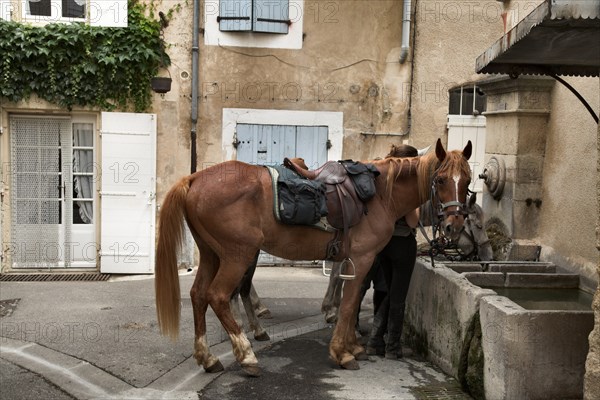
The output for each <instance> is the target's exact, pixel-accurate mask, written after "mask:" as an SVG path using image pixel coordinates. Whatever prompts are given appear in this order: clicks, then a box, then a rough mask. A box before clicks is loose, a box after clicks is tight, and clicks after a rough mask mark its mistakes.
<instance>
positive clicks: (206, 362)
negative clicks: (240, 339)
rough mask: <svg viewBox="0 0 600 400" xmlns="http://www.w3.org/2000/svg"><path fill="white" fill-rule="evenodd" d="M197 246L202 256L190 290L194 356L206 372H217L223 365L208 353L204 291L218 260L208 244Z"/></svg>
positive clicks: (214, 272) (213, 274)
mask: <svg viewBox="0 0 600 400" xmlns="http://www.w3.org/2000/svg"><path fill="white" fill-rule="evenodd" d="M199 248H200V254H201V255H202V256H201V258H200V265H199V267H198V271H197V272H196V279H195V280H194V284H193V286H192V289H191V290H190V297H191V300H192V309H193V312H194V330H195V338H194V358H195V359H196V361H197V362H198V365H202V366H203V367H204V370H205V371H206V372H219V371H222V370H223V365H222V364H221V362H220V361H219V359H218V358H217V357H215V356H214V355H212V354H211V353H210V349H209V347H208V340H207V339H206V309H207V307H208V299H207V297H206V293H207V291H208V287H209V286H210V284H211V282H212V280H213V278H214V276H215V274H216V272H217V267H218V263H219V260H218V258H217V255H216V254H215V253H214V252H213V251H212V250H211V249H210V248H209V247H208V246H204V245H202V244H199Z"/></svg>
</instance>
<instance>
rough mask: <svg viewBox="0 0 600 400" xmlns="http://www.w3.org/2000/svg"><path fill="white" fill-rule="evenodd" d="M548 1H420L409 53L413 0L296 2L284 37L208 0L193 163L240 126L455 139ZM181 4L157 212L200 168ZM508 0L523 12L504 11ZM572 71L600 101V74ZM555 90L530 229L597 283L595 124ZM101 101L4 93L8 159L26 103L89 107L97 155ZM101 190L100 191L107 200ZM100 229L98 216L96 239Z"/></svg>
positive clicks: (347, 147) (356, 141)
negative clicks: (453, 120) (493, 51)
mask: <svg viewBox="0 0 600 400" xmlns="http://www.w3.org/2000/svg"><path fill="white" fill-rule="evenodd" d="M540 2H541V0H537V1H512V2H507V3H502V2H498V1H495V0H481V1H467V0H465V1H462V0H458V1H452V2H449V1H430V0H420V1H413V2H412V4H411V8H410V14H411V18H412V21H411V30H410V31H409V35H410V48H409V49H408V55H407V57H406V59H405V60H404V62H403V63H401V62H400V61H399V60H400V58H401V53H402V49H401V45H402V39H403V38H402V21H403V16H404V13H403V12H404V5H405V4H407V2H406V1H405V2H404V3H403V2H402V1H399V0H360V1H343V0H291V1H290V3H289V4H290V6H289V7H290V15H289V18H290V20H291V25H289V33H288V34H287V35H281V34H268V33H249V32H228V33H224V32H221V31H219V28H218V23H217V17H218V16H219V2H218V0H204V1H202V0H200V2H199V10H200V20H199V24H198V29H199V48H198V54H199V70H198V86H197V95H198V98H197V100H198V108H197V111H198V122H197V143H196V146H195V148H196V152H197V165H196V166H195V168H196V169H198V170H200V169H202V168H205V167H207V166H209V165H212V164H214V163H218V162H222V161H225V160H228V159H232V158H233V159H235V158H237V150H236V148H235V146H234V145H233V142H234V140H235V139H236V136H235V135H236V129H235V127H236V126H237V124H239V123H250V124H259V125H272V124H274V125H288V124H291V125H303V124H307V125H311V126H320V125H326V126H328V127H329V129H330V130H329V132H330V136H329V140H330V142H331V147H330V148H329V149H328V150H327V155H328V158H353V159H358V160H364V159H371V158H375V157H380V156H383V155H385V154H386V153H387V151H388V149H389V146H390V144H392V143H399V142H405V143H409V144H412V145H414V146H416V147H419V148H423V147H426V146H428V145H430V144H432V143H434V142H435V140H436V139H437V138H438V137H440V138H442V141H443V142H444V143H446V142H447V140H448V125H447V120H448V109H449V94H448V91H449V90H451V89H455V88H457V87H460V86H465V87H468V86H472V85H473V84H476V83H477V82H478V81H479V80H481V79H484V78H489V76H482V75H478V74H476V73H475V72H474V71H475V68H474V65H475V59H476V57H477V56H478V55H479V54H481V53H483V52H484V51H485V49H486V48H487V47H489V46H490V45H491V44H492V43H493V42H494V41H495V40H496V39H498V38H499V37H500V36H501V35H502V34H503V33H504V29H505V23H509V24H510V23H511V19H512V23H513V24H514V23H516V22H517V21H518V20H519V19H522V18H524V17H525V16H526V15H527V13H528V12H530V11H531V10H532V9H533V8H534V7H535V6H536V5H537V4H539V3H540ZM177 4H179V5H180V6H181V10H180V11H179V12H176V13H174V15H173V18H172V20H171V21H170V24H169V26H168V27H167V28H166V29H165V40H166V42H167V43H168V45H169V48H168V52H169V55H170V57H171V60H172V65H171V66H170V67H169V71H168V74H169V75H170V76H171V77H172V79H173V85H172V89H171V91H170V92H168V93H166V94H163V95H159V94H154V95H153V96H154V97H153V104H152V109H151V110H149V112H151V113H155V114H156V208H157V212H160V204H161V201H162V199H163V197H164V194H165V193H166V192H167V190H168V189H169V188H170V186H171V185H172V184H173V183H175V182H176V181H177V180H178V178H179V177H181V176H182V175H185V174H188V173H189V172H190V169H191V165H190V159H191V130H192V122H191V104H192V98H191V96H192V61H191V60H192V47H193V46H192V39H193V32H192V29H193V18H192V16H193V2H192V1H189V2H176V1H171V0H163V1H162V3H160V4H159V5H158V8H159V9H161V10H163V11H165V12H166V11H167V10H169V9H170V8H173V7H175V6H176V5H177ZM506 10H511V11H512V13H509V14H507V15H509V18H507V19H503V13H504V12H505V11H506ZM163 74H164V75H167V73H166V71H163ZM565 79H566V80H567V81H568V82H569V83H571V84H572V85H573V86H574V87H575V88H576V89H577V90H578V91H579V92H580V93H581V94H582V95H583V96H584V97H585V98H586V99H587V100H588V101H589V102H590V104H591V105H592V107H593V108H594V109H595V110H598V109H599V104H600V99H599V93H600V82H599V80H598V78H575V77H565ZM549 99H550V100H549V103H548V104H547V107H548V109H549V110H548V111H549V113H548V115H547V121H546V127H547V129H546V130H545V132H544V134H545V135H546V138H545V149H544V150H545V151H544V158H543V162H542V165H541V166H539V167H541V168H542V171H541V172H540V175H541V180H542V183H541V187H542V192H541V194H540V196H541V197H540V199H541V204H542V205H541V208H540V209H539V224H538V226H537V230H536V231H535V232H533V233H532V234H531V239H532V240H533V241H535V242H536V243H538V244H539V245H541V246H542V258H543V259H544V258H546V259H549V260H552V261H554V262H556V263H557V264H560V265H561V266H563V267H565V268H567V269H571V270H573V271H577V272H579V273H581V274H582V276H584V277H585V278H586V279H587V280H588V281H589V282H591V283H592V284H597V281H598V272H599V271H598V268H599V266H598V246H597V243H598V241H597V234H596V230H597V229H598V224H597V216H598V198H599V190H600V189H599V187H600V184H599V183H598V174H597V171H598V165H599V164H598V157H597V142H598V127H597V125H596V124H595V123H594V121H593V120H592V119H591V118H590V116H589V114H588V113H587V111H586V110H585V109H584V108H583V106H582V105H581V104H580V103H579V102H578V101H577V100H576V99H575V98H574V96H573V95H572V94H571V93H570V92H568V91H567V90H566V89H565V88H564V87H562V86H561V85H559V84H556V85H554V86H553V87H552V89H551V90H550V93H549ZM409 109H410V119H409ZM101 111H103V110H90V109H74V110H73V111H68V110H61V109H58V108H57V107H56V106H55V105H52V104H47V103H44V102H41V101H38V100H35V99H32V100H30V101H27V102H22V103H19V104H9V103H7V102H6V101H3V102H2V110H1V112H0V113H1V120H0V124H1V125H2V133H3V134H2V135H1V136H0V152H1V155H2V160H3V162H5V160H9V155H10V143H11V132H10V123H9V120H10V118H11V115H15V114H36V115H41V116H52V115H57V114H60V115H74V114H85V115H91V116H92V117H93V118H94V120H95V127H96V135H97V136H96V137H97V140H98V145H99V148H98V156H97V157H100V154H101V152H102V137H101V136H100V132H101V131H102V126H101V119H100V112H101ZM506 129H510V127H508V126H507V127H506ZM474 178H475V179H476V177H474ZM10 185H11V183H10V179H8V178H7V179H4V181H3V190H4V193H5V194H6V195H5V196H3V198H2V238H3V244H4V245H3V250H4V254H3V259H2V271H7V270H10V269H11V265H10V263H9V260H10V256H9V255H8V254H7V243H10V240H11V223H10V221H11V219H10V210H11V208H10V207H11V204H10V196H9V195H8V194H9V193H10V189H11V187H10ZM100 190H101V188H100V187H97V188H96V199H97V201H98V202H101V199H100V197H99V196H98V194H97V193H98V192H99V191H100ZM97 211H100V208H99V207H97ZM103 229H104V227H102V226H101V224H97V226H96V236H97V237H99V236H100V234H101V232H102V230H103ZM190 262H193V260H191V261H190ZM98 263H99V262H98ZM599 303H600V300H599V296H598V293H597V294H596V302H595V305H594V308H595V310H596V321H597V322H596V329H595V331H594V333H593V334H592V336H591V341H590V349H591V351H590V355H589V360H588V365H589V368H588V372H587V373H588V375H589V379H587V380H586V382H587V383H586V385H587V386H586V392H585V393H586V398H589V399H592V398H597V397H599V396H600V387H599V386H598V382H600V378H599V377H600V372H599V371H600V367H599V365H600V360H599V358H598V353H599V352H600V348H599V346H600V345H599V342H600V340H599V335H598V320H600V311H599V307H600V304H599Z"/></svg>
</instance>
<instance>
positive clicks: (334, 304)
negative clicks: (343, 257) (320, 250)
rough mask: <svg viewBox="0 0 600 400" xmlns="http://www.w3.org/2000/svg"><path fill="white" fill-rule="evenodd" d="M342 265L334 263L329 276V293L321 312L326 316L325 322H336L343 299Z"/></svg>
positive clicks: (326, 294) (324, 299) (326, 295)
mask: <svg viewBox="0 0 600 400" xmlns="http://www.w3.org/2000/svg"><path fill="white" fill-rule="evenodd" d="M339 276H340V263H334V264H333V267H332V269H331V275H330V276H329V285H328V286H327V292H326V293H325V297H324V298H323V303H322V304H321V312H322V313H323V314H325V322H327V323H332V322H335V319H336V317H337V312H338V308H339V306H340V301H341V297H342V286H343V281H342V280H341V279H340V277H339Z"/></svg>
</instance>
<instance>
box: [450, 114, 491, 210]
mask: <svg viewBox="0 0 600 400" xmlns="http://www.w3.org/2000/svg"><path fill="white" fill-rule="evenodd" d="M469 140H470V141H471V143H472V144H473V154H472V155H471V158H469V164H470V165H471V173H472V176H471V178H472V179H471V187H469V189H471V190H472V191H474V192H477V193H480V195H479V196H477V202H478V203H481V201H482V196H481V193H482V191H483V180H482V179H479V174H481V173H482V172H483V167H484V165H485V164H484V161H485V117H484V116H481V115H479V116H476V117H475V116H470V115H448V150H462V149H464V148H465V146H466V145H467V142H468V141H469ZM480 205H481V204H480Z"/></svg>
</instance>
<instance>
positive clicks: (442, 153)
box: [435, 138, 446, 162]
mask: <svg viewBox="0 0 600 400" xmlns="http://www.w3.org/2000/svg"><path fill="white" fill-rule="evenodd" d="M435 155H436V156H437V158H438V160H440V162H441V161H444V159H445V158H446V150H444V146H442V140H441V139H440V138H438V140H437V143H436V144H435Z"/></svg>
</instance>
